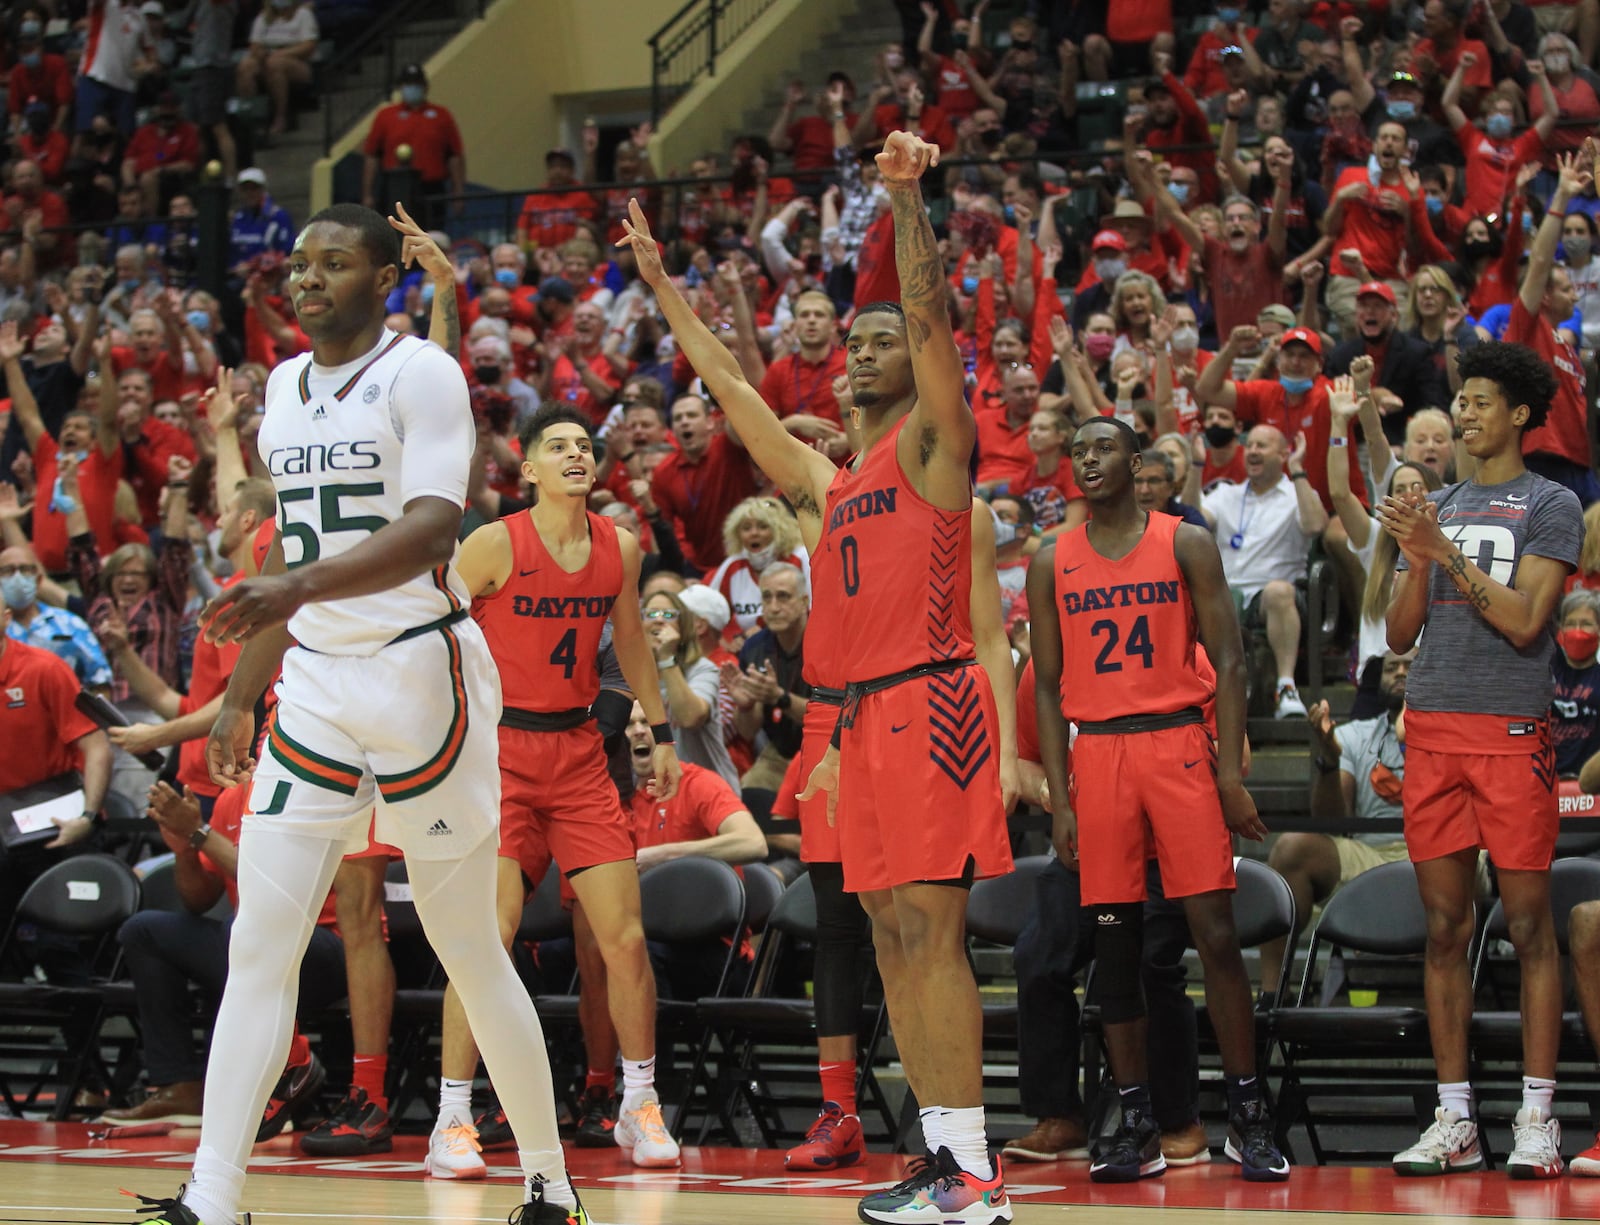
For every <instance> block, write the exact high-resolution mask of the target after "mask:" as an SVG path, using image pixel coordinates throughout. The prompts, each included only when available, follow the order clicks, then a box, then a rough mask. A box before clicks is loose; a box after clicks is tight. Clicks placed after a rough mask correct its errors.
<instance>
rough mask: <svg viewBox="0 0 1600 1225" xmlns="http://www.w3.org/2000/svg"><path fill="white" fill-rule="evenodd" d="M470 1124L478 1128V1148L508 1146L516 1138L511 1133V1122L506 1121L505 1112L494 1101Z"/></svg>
mask: <svg viewBox="0 0 1600 1225" xmlns="http://www.w3.org/2000/svg"><path fill="white" fill-rule="evenodd" d="M472 1125H473V1126H474V1127H476V1128H477V1129H478V1148H479V1149H490V1148H510V1147H511V1146H512V1145H514V1144H515V1143H516V1142H517V1140H516V1137H515V1136H513V1135H512V1134H511V1124H510V1123H507V1122H506V1112H505V1111H504V1110H502V1109H500V1103H499V1102H496V1103H495V1104H494V1105H492V1106H490V1107H489V1109H487V1110H485V1111H484V1112H483V1113H482V1114H480V1115H479V1116H478V1117H477V1118H476V1119H474V1120H473V1121H472Z"/></svg>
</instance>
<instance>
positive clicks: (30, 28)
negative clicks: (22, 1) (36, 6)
mask: <svg viewBox="0 0 1600 1225" xmlns="http://www.w3.org/2000/svg"><path fill="white" fill-rule="evenodd" d="M17 33H18V34H20V35H22V37H23V38H39V37H40V36H42V35H43V34H44V27H43V26H42V25H40V24H39V23H38V22H37V21H24V22H23V23H22V24H21V25H20V26H18V27H17Z"/></svg>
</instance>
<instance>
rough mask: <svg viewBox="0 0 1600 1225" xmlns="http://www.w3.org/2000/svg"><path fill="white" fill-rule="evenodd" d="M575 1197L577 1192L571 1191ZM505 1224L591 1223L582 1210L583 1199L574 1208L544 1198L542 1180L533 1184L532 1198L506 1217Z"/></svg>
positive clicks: (581, 1224) (556, 1224) (574, 1224)
mask: <svg viewBox="0 0 1600 1225" xmlns="http://www.w3.org/2000/svg"><path fill="white" fill-rule="evenodd" d="M572 1195H573V1198H574V1199H577V1196H578V1193H577V1192H576V1191H574V1192H573V1193H572ZM506 1225H591V1222H590V1220H589V1214H588V1213H586V1212H585V1211H584V1210H583V1201H582V1200H578V1206H577V1207H576V1208H563V1207H562V1206H561V1205H560V1204H552V1203H549V1202H547V1201H546V1200H545V1198H544V1180H543V1179H539V1180H537V1181H535V1183H534V1185H533V1198H532V1199H530V1200H529V1201H528V1202H527V1203H526V1204H524V1205H522V1207H520V1208H518V1209H517V1210H516V1211H514V1212H513V1213H512V1214H511V1215H510V1216H508V1217H507V1218H506Z"/></svg>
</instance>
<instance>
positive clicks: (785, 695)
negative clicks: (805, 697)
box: [773, 689, 794, 710]
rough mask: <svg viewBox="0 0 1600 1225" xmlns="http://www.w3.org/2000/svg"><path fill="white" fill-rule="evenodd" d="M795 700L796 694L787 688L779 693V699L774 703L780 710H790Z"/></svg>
mask: <svg viewBox="0 0 1600 1225" xmlns="http://www.w3.org/2000/svg"><path fill="white" fill-rule="evenodd" d="M793 702H794V695H793V694H791V693H790V692H789V691H788V690H787V689H785V690H784V691H783V692H782V693H780V694H779V695H778V700H777V701H776V702H774V703H773V705H774V706H775V707H777V708H778V709H779V710H788V709H789V707H790V706H791V705H792V704H793Z"/></svg>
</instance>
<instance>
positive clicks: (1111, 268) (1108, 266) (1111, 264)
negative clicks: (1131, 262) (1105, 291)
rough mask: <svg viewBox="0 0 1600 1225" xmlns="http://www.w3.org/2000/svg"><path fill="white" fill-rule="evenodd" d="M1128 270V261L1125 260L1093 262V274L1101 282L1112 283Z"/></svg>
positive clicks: (1098, 260) (1099, 260)
mask: <svg viewBox="0 0 1600 1225" xmlns="http://www.w3.org/2000/svg"><path fill="white" fill-rule="evenodd" d="M1127 270H1128V261H1127V260H1125V259H1097V260H1095V262H1094V274H1095V276H1097V277H1099V278H1100V279H1101V280H1102V281H1114V280H1116V279H1117V278H1118V277H1119V276H1121V275H1122V274H1123V273H1124V272H1126V271H1127Z"/></svg>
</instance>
